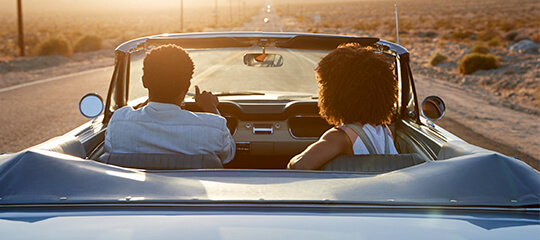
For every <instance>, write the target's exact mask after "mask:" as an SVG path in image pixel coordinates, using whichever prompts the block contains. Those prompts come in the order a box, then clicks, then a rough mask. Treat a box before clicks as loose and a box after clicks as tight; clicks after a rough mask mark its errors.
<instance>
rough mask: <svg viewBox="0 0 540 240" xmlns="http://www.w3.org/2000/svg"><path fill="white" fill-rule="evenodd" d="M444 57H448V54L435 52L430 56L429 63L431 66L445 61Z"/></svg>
mask: <svg viewBox="0 0 540 240" xmlns="http://www.w3.org/2000/svg"><path fill="white" fill-rule="evenodd" d="M446 59H448V56H446V55H444V54H442V53H440V52H437V53H435V55H433V56H432V57H431V59H430V60H429V64H431V66H437V65H438V64H440V63H442V62H444V61H446Z"/></svg>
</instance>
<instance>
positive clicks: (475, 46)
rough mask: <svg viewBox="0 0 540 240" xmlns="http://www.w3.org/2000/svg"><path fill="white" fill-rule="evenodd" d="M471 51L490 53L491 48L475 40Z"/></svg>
mask: <svg viewBox="0 0 540 240" xmlns="http://www.w3.org/2000/svg"><path fill="white" fill-rule="evenodd" d="M471 52H473V53H481V54H488V53H489V48H488V47H487V46H486V45H484V43H482V42H475V43H474V44H473V46H472V50H471Z"/></svg>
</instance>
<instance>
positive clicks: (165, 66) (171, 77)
mask: <svg viewBox="0 0 540 240" xmlns="http://www.w3.org/2000/svg"><path fill="white" fill-rule="evenodd" d="M193 69H194V65H193V61H192V60H191V58H190V57H189V55H188V53H187V52H186V51H184V50H183V49H182V48H180V47H178V46H176V45H172V44H169V45H164V46H160V47H158V48H155V49H153V50H152V51H150V53H148V55H147V56H146V57H145V59H144V62H143V76H142V81H143V85H144V87H145V88H147V89H148V99H149V102H148V105H146V106H145V107H143V108H141V109H138V110H134V109H133V108H131V107H123V108H121V109H118V110H117V111H116V112H115V113H114V115H113V116H112V118H111V120H110V122H109V125H108V128H107V132H106V134H105V151H106V152H110V153H169V154H174V153H183V154H189V155H200V154H212V155H215V156H217V157H218V158H220V159H221V161H222V162H223V163H228V162H230V161H231V160H232V159H233V157H234V152H235V143H234V140H233V138H232V136H231V134H230V132H229V130H228V129H227V122H226V120H225V118H223V117H221V116H219V112H218V110H217V106H218V104H219V101H218V99H217V97H216V96H214V95H213V94H212V93H211V92H206V91H203V92H202V93H201V92H200V90H199V87H198V86H195V102H196V103H197V105H198V106H199V107H201V108H202V109H203V111H205V112H206V113H198V112H197V113H194V112H190V111H187V110H183V109H181V108H180V106H181V104H182V102H183V100H184V97H185V95H186V93H187V92H188V89H189V87H190V85H191V82H190V81H191V77H192V75H193Z"/></svg>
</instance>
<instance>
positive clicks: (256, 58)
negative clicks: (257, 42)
mask: <svg viewBox="0 0 540 240" xmlns="http://www.w3.org/2000/svg"><path fill="white" fill-rule="evenodd" d="M244 64H245V65H246V66H250V67H281V66H283V57H282V56H281V55H279V54H268V53H248V54H245V55H244Z"/></svg>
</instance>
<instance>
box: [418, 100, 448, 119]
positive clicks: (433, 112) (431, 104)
mask: <svg viewBox="0 0 540 240" xmlns="http://www.w3.org/2000/svg"><path fill="white" fill-rule="evenodd" d="M421 112H422V116H424V117H425V118H426V119H428V120H430V121H437V120H439V119H441V118H442V117H443V116H444V113H445V112H446V105H445V104H444V101H443V100H442V99H441V98H440V97H437V96H429V97H427V98H426V99H424V101H423V102H422V110H421Z"/></svg>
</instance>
